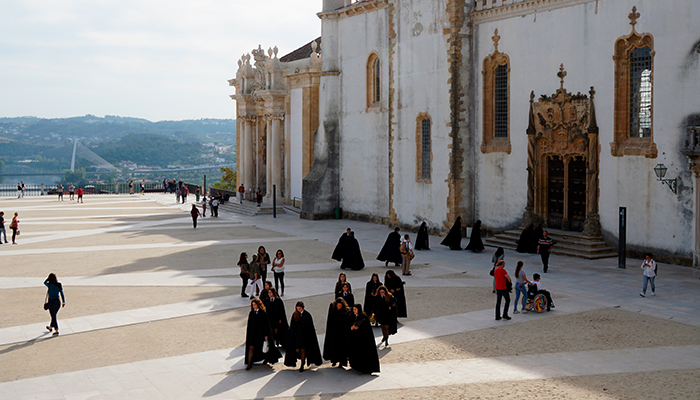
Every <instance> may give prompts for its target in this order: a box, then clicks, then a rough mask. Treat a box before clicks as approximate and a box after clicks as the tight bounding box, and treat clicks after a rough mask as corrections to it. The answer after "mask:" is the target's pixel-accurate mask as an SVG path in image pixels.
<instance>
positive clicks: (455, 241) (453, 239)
mask: <svg viewBox="0 0 700 400" xmlns="http://www.w3.org/2000/svg"><path fill="white" fill-rule="evenodd" d="M440 244H441V245H443V246H447V247H449V248H450V250H462V217H457V219H456V220H455V223H454V225H452V228H450V231H449V232H448V233H447V236H445V238H444V239H443V240H442V242H440ZM485 248H486V247H484V242H483V240H481V220H478V221H476V222H475V223H474V225H473V226H472V234H471V236H470V238H469V244H467V247H466V248H465V249H464V250H471V251H473V252H475V253H479V252H482V251H484V249H485Z"/></svg>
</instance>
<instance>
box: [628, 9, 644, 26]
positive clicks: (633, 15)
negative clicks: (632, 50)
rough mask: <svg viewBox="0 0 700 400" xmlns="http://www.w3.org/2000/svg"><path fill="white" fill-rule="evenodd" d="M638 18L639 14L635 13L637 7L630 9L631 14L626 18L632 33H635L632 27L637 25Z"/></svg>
mask: <svg viewBox="0 0 700 400" xmlns="http://www.w3.org/2000/svg"><path fill="white" fill-rule="evenodd" d="M640 16H641V14H639V13H638V12H637V6H634V7H632V12H631V13H629V15H628V16H627V18H629V19H630V25H632V32H634V31H635V29H634V26H635V25H637V19H638V18H639V17H640Z"/></svg>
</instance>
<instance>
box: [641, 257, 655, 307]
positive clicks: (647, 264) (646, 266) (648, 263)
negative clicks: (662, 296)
mask: <svg viewBox="0 0 700 400" xmlns="http://www.w3.org/2000/svg"><path fill="white" fill-rule="evenodd" d="M642 269H643V270H644V286H643V287H642V293H640V294H639V295H640V296H642V297H644V296H645V295H646V294H647V283H649V282H651V295H652V296H656V287H655V286H654V278H656V261H654V256H652V255H651V253H647V254H646V256H645V257H644V261H643V262H642Z"/></svg>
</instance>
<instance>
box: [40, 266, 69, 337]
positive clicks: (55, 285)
mask: <svg viewBox="0 0 700 400" xmlns="http://www.w3.org/2000/svg"><path fill="white" fill-rule="evenodd" d="M44 286H46V288H47V290H46V299H47V300H46V306H44V308H46V307H48V308H47V309H48V310H49V314H50V315H51V323H50V324H49V325H48V326H47V327H46V329H47V330H48V331H49V332H51V331H53V335H54V336H58V320H57V319H56V315H57V314H58V310H59V309H61V303H63V307H65V306H66V297H65V295H64V294H63V285H61V282H59V281H58V279H57V278H56V274H54V273H50V274H49V276H48V277H47V278H46V280H45V281H44ZM59 295H60V296H61V298H60V299H59V298H58V296H59Z"/></svg>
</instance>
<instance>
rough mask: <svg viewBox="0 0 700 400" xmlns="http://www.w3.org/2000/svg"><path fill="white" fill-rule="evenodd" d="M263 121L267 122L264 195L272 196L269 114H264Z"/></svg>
mask: <svg viewBox="0 0 700 400" xmlns="http://www.w3.org/2000/svg"><path fill="white" fill-rule="evenodd" d="M265 120H266V121H265V123H266V124H267V132H266V135H267V146H265V147H266V148H267V163H266V164H265V187H266V188H267V192H266V193H265V196H266V197H270V196H272V158H273V157H274V155H273V154H274V153H273V151H272V118H271V115H269V114H268V115H266V116H265Z"/></svg>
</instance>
